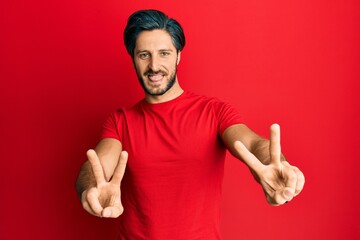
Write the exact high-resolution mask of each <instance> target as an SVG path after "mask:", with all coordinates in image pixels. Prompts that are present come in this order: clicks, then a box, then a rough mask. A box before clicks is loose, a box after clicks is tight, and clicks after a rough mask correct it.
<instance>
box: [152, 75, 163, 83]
mask: <svg viewBox="0 0 360 240" xmlns="http://www.w3.org/2000/svg"><path fill="white" fill-rule="evenodd" d="M162 78H163V75H162V74H150V75H149V79H150V80H151V81H153V82H158V81H160V80H161V79H162Z"/></svg>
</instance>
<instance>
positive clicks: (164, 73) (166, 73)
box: [133, 29, 182, 102]
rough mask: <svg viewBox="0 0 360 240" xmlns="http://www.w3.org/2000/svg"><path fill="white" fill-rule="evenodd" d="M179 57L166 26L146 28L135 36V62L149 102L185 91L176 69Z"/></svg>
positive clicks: (158, 100)
mask: <svg viewBox="0 0 360 240" xmlns="http://www.w3.org/2000/svg"><path fill="white" fill-rule="evenodd" d="M179 60H180V52H179V53H177V51H176V48H175V46H174V44H173V42H172V39H171V36H170V35H169V34H168V33H167V32H166V31H164V30H159V29H157V30H152V31H143V32H141V33H140V34H139V36H138V37H137V40H136V45H135V50H134V58H133V61H134V66H135V69H136V73H137V76H138V78H139V81H140V83H141V86H142V87H143V89H144V91H145V94H146V99H147V100H148V101H149V102H164V101H169V100H171V99H173V98H175V97H177V96H179V95H180V94H181V93H182V89H181V88H180V86H179V84H178V81H177V76H176V69H177V64H178V63H179Z"/></svg>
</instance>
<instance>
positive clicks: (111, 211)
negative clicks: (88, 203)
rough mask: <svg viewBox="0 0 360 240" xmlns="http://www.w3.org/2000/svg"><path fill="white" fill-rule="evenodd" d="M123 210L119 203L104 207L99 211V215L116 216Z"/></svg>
mask: <svg viewBox="0 0 360 240" xmlns="http://www.w3.org/2000/svg"><path fill="white" fill-rule="evenodd" d="M123 212H124V208H123V206H122V205H121V203H119V205H118V206H112V207H107V208H104V210H103V211H102V213H101V216H102V217H105V218H117V217H119V216H120V215H121V214H122V213H123Z"/></svg>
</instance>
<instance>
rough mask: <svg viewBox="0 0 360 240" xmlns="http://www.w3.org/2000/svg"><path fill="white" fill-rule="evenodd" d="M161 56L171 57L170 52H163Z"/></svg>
mask: <svg viewBox="0 0 360 240" xmlns="http://www.w3.org/2000/svg"><path fill="white" fill-rule="evenodd" d="M160 55H161V56H162V57H166V56H169V55H170V53H169V52H168V51H162V52H160Z"/></svg>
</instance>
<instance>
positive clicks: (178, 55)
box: [176, 51, 181, 65]
mask: <svg viewBox="0 0 360 240" xmlns="http://www.w3.org/2000/svg"><path fill="white" fill-rule="evenodd" d="M180 58H181V52H180V51H179V52H178V54H177V59H176V65H179V62H180Z"/></svg>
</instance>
